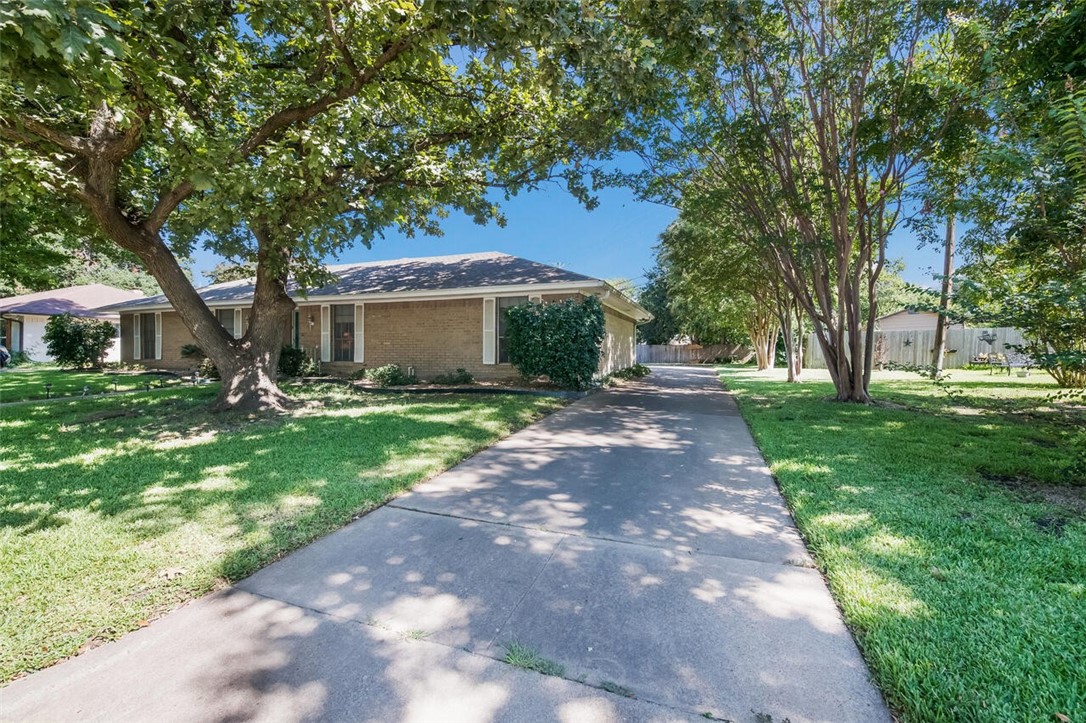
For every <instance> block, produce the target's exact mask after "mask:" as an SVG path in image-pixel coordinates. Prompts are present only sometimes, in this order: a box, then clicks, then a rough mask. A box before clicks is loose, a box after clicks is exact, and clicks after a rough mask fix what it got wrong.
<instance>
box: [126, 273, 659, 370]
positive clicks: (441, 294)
mask: <svg viewBox="0 0 1086 723" xmlns="http://www.w3.org/2000/svg"><path fill="white" fill-rule="evenodd" d="M328 271H329V273H331V274H332V275H333V276H334V277H335V278H336V281H334V282H333V283H331V284H329V285H327V286H323V287H321V288H318V289H310V290H309V291H308V293H306V294H305V295H304V296H303V294H302V293H301V292H300V291H299V290H298V289H297V288H295V287H294V286H293V285H291V287H290V288H289V289H288V293H290V295H291V297H292V298H294V300H295V302H296V303H297V305H298V306H297V308H296V309H295V311H294V314H293V319H292V320H291V322H290V324H289V325H288V326H285V327H284V328H283V343H284V344H287V345H291V346H294V347H296V348H300V349H303V350H304V351H306V353H308V354H309V355H310V356H311V357H312V358H313V359H317V360H320V361H321V362H322V368H323V369H324V370H325V371H328V372H331V373H334V374H349V373H351V372H354V371H356V370H358V369H360V368H362V367H363V366H365V367H370V368H372V367H379V366H383V365H385V364H398V365H400V366H401V367H402V368H404V369H407V368H409V367H410V368H412V369H413V370H414V372H415V373H416V374H417V375H418V376H419V377H420V378H422V379H428V378H430V377H433V376H434V375H436V374H443V373H447V372H450V371H454V370H456V369H459V368H462V369H466V370H467V371H469V372H471V374H472V375H474V376H475V378H476V379H483V380H486V379H503V378H509V377H514V376H516V374H517V373H516V370H514V369H513V367H512V365H510V364H509V359H508V353H507V349H506V346H505V315H504V314H503V313H502V312H503V310H504V309H506V308H509V307H511V306H515V305H517V304H522V303H525V302H528V301H530V300H539V301H544V302H547V301H558V300H561V299H568V298H583V297H586V296H589V295H594V296H597V297H599V299H600V300H601V301H602V303H603V307H604V313H605V322H606V335H605V338H604V340H603V348H602V350H601V354H600V366H599V371H600V373H601V374H609V373H610V372H612V371H615V370H617V369H623V368H625V367H629V366H632V365H633V364H634V337H635V334H634V329H635V327H636V325H637V324H639V323H642V322H645V321H648V320H649V319H651V318H652V315H651V314H649V312H647V311H646V310H645V309H643V308H641V307H640V306H638V305H637V304H635V303H634V302H632V301H630V300H629V299H627V298H626V297H625V296H623V295H622V294H621V293H619V292H618V291H617V290H616V289H614V288H613V287H611V286H610V285H609V284H608V283H606V282H605V281H601V280H600V279H594V278H591V277H589V276H584V275H582V274H576V273H573V272H572V271H566V270H565V269H560V268H557V267H554V266H547V265H546V264H541V263H537V262H535V261H529V260H527V259H522V258H518V257H516V256H509V255H507V254H501V253H493V252H491V253H480V254H465V255H459V256H435V257H432V258H415V259H397V260H394V261H375V262H369V263H361V264H344V265H338V266H330V267H328ZM199 293H200V296H201V298H203V299H204V301H205V302H206V303H207V305H208V306H209V307H210V308H211V309H212V311H214V312H215V314H216V316H217V317H218V319H219V321H220V322H221V323H222V325H223V326H224V327H225V328H226V330H227V331H228V332H229V333H231V334H232V335H234V336H241V335H243V334H244V332H245V329H247V327H248V323H249V315H250V307H251V305H252V302H253V281H252V280H251V279H250V280H241V281H228V282H225V283H221V284H213V285H211V286H205V287H204V288H202V289H200V290H199ZM104 310H108V311H112V312H119V313H120V317H121V359H122V360H123V361H126V362H128V361H132V362H140V363H143V364H145V365H147V366H152V367H158V368H164V369H175V370H181V369H189V368H192V367H193V366H194V362H193V361H192V360H190V359H186V358H184V357H182V356H181V347H183V346H184V345H186V344H195V343H197V342H196V341H195V340H194V339H193V338H192V336H191V334H190V333H189V331H188V329H187V328H186V327H185V325H184V323H183V322H182V321H181V318H180V316H179V315H178V314H177V313H176V312H175V311H173V310H172V307H171V306H170V303H169V301H167V299H166V297H164V296H155V297H149V298H146V299H140V300H138V301H131V302H125V303H120V304H113V305H112V306H110V307H108V309H104Z"/></svg>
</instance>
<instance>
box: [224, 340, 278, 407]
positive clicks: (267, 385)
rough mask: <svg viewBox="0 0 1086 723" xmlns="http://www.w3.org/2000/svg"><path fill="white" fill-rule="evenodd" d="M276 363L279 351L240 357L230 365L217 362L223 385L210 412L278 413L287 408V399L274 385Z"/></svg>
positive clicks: (244, 354) (243, 354)
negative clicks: (212, 410) (273, 411)
mask: <svg viewBox="0 0 1086 723" xmlns="http://www.w3.org/2000/svg"><path fill="white" fill-rule="evenodd" d="M277 343H279V342H278V341H277ZM273 357H274V360H273ZM213 361H214V360H213ZM278 363H279V353H278V347H276V353H275V354H274V355H269V354H258V355H253V354H248V353H242V354H238V355H237V356H236V357H235V358H234V359H233V361H232V362H231V363H228V364H222V362H216V363H215V367H216V368H217V369H218V370H219V375H220V376H221V377H222V383H221V386H220V387H219V395H218V397H216V398H215V404H214V407H213V409H215V410H216V411H220V412H223V411H242V412H258V411H268V410H281V409H284V408H286V407H287V406H289V405H290V397H288V396H287V395H286V394H284V393H283V392H282V390H280V389H279V385H278V384H276V381H275V380H276V366H277V365H278Z"/></svg>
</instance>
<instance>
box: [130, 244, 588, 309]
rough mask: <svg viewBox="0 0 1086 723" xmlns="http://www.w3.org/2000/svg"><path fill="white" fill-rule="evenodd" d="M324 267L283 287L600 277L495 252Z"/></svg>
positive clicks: (211, 292) (359, 290)
mask: <svg viewBox="0 0 1086 723" xmlns="http://www.w3.org/2000/svg"><path fill="white" fill-rule="evenodd" d="M328 271H329V273H331V274H332V275H334V276H335V277H336V281H334V282H332V283H330V284H327V285H325V286H322V287H320V288H316V289H308V290H307V291H304V292H303V290H301V289H299V288H298V287H297V286H296V285H295V284H294V283H293V282H292V283H291V284H289V286H288V289H287V291H288V293H289V294H290V295H291V296H292V297H294V298H303V297H326V296H359V295H365V294H386V293H398V292H412V291H446V290H452V289H474V288H501V287H503V286H527V285H532V284H553V283H584V284H599V283H602V282H600V281H599V280H598V279H594V278H592V277H591V276H585V275H584V274H578V273H574V272H572V271H567V270H565V269H562V268H559V267H557V266H549V265H547V264H541V263H539V262H537V261H530V260H528V259H523V258H520V257H518V256H510V255H509V254H502V253H496V252H487V253H477V254H459V255H455V256H431V257H425V258H406V259H394V260H391V261H370V262H365V263H359V264H337V265H334V266H329V267H328ZM253 291H254V285H253V280H252V279H244V280H239V281H226V282H223V283H221V284H212V285H210V286H205V287H202V288H201V289H199V293H200V297H201V298H203V300H204V301H205V302H207V303H209V304H226V303H230V302H236V301H247V300H251V299H252V297H253ZM168 303H169V301H168V300H167V299H166V297H165V296H162V295H159V296H152V297H149V298H146V299H140V300H139V301H137V302H135V303H121V304H113V305H112V308H114V309H125V310H127V309H134V310H138V309H139V308H142V307H154V306H162V305H164V304H168Z"/></svg>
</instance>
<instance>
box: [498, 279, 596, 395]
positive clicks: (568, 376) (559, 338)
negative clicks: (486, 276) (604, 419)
mask: <svg viewBox="0 0 1086 723" xmlns="http://www.w3.org/2000/svg"><path fill="white" fill-rule="evenodd" d="M505 314H506V317H505V319H506V326H505V342H506V344H507V345H508V348H509V361H510V362H511V363H512V364H513V366H515V367H516V368H517V370H518V371H519V372H520V373H521V374H522V375H523V376H525V377H528V378H533V377H541V376H547V377H550V380H551V381H552V382H554V383H555V384H557V385H559V386H561V387H566V388H569V389H587V388H588V386H589V385H590V384H591V383H592V378H593V377H594V376H595V374H596V370H597V369H598V368H599V364H600V344H601V343H602V342H603V333H604V325H603V305H602V304H601V303H600V300H599V299H597V298H596V297H594V296H589V297H588V298H586V299H584V300H583V301H577V300H575V299H566V300H565V301H557V302H551V303H541V302H529V303H527V304H521V305H520V306H514V307H512V308H509V309H506V310H505Z"/></svg>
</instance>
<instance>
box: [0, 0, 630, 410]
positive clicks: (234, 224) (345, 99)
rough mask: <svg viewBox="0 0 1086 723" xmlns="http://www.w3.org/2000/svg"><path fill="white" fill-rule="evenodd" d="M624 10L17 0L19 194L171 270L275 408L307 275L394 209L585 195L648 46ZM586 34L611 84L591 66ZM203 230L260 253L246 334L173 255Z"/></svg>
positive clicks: (180, 306) (4, 107) (344, 1)
mask: <svg viewBox="0 0 1086 723" xmlns="http://www.w3.org/2000/svg"><path fill="white" fill-rule="evenodd" d="M619 30H621V28H618V29H617V30H616V25H615V23H613V22H610V21H608V20H607V18H605V17H602V16H600V17H594V16H593V15H592V14H591V13H585V12H582V9H581V6H580V5H579V4H576V3H565V2H550V1H546V2H544V1H541V2H533V3H524V4H509V3H504V2H484V1H480V2H472V3H444V2H427V3H416V2H411V1H410V0H402V1H399V2H381V3H365V2H353V1H352V0H339V1H336V2H333V1H331V0H326V1H324V2H305V3H286V2H279V1H270V2H259V1H257V2H247V3H241V2H230V1H229V0H201V1H198V2H163V3H146V2H136V1H131V2H125V1H123V0H122V1H119V2H110V3H104V2H102V3H92V2H86V3H79V4H74V5H73V4H70V3H65V2H60V1H51V0H36V1H35V2H29V1H26V2H14V3H5V5H4V7H3V8H0V44H2V46H3V47H4V53H3V54H2V60H0V75H2V77H0V137H2V138H3V140H4V141H5V146H6V151H5V166H6V168H5V171H6V173H7V174H8V179H9V180H11V181H12V182H10V183H6V184H5V185H4V189H5V198H4V199H3V200H5V201H9V202H18V201H19V200H20V198H19V197H17V196H13V195H12V189H21V190H19V191H18V192H17V193H19V194H23V195H27V194H34V195H36V196H37V197H38V198H39V199H44V200H45V201H46V202H50V201H51V200H55V201H56V204H57V206H58V207H60V206H61V203H63V202H68V201H71V200H74V201H75V202H76V203H77V204H78V206H79V207H80V208H81V209H82V210H83V215H84V217H85V220H86V228H87V229H88V230H89V231H90V232H92V233H95V234H97V235H98V236H100V237H101V238H103V239H105V240H107V241H108V242H111V243H113V244H116V245H117V246H119V247H120V248H122V249H125V250H127V251H128V252H131V253H132V254H134V255H135V256H136V257H138V258H139V260H140V261H141V262H142V264H143V265H144V266H145V267H146V269H147V270H148V271H149V272H150V273H151V274H152V275H153V276H154V278H155V279H156V280H157V281H158V283H159V284H160V285H161V287H162V289H163V291H164V293H165V294H166V296H167V297H168V298H169V300H170V302H171V304H172V305H173V307H174V308H175V309H176V310H177V311H178V313H179V314H180V316H181V319H182V320H183V321H184V323H185V325H186V327H187V328H188V329H189V331H190V332H191V333H192V334H193V336H194V337H195V338H196V339H197V340H198V342H199V344H200V346H201V347H202V348H203V350H204V352H205V353H206V354H207V356H208V357H210V359H211V360H212V361H213V362H214V364H215V365H216V367H218V369H219V371H220V373H221V374H222V378H223V384H222V389H221V392H220V395H219V399H218V402H217V404H218V406H219V407H220V408H266V407H278V406H281V405H282V404H283V403H284V402H285V398H284V396H283V395H282V393H281V392H280V391H279V389H278V387H277V386H276V384H275V368H276V363H277V358H278V353H279V349H280V339H281V329H282V328H283V326H284V325H285V324H286V323H287V320H288V319H289V314H290V312H291V309H292V308H293V301H292V300H291V299H290V297H289V296H288V295H287V284H288V281H289V280H290V279H295V280H296V281H297V282H299V283H300V284H301V285H302V287H303V288H304V287H306V286H312V285H313V284H316V283H319V282H320V281H321V280H323V270H322V266H321V260H322V259H323V258H325V257H326V256H328V255H330V254H335V253H336V252H337V251H339V250H341V249H343V248H344V247H345V246H347V245H349V244H356V243H367V244H368V243H369V241H370V240H371V239H372V238H374V237H375V236H377V235H379V234H380V233H381V232H382V230H384V229H386V228H388V227H390V226H391V227H396V228H398V229H399V230H401V231H404V232H406V233H408V234H410V233H414V232H418V231H424V232H436V231H437V221H438V220H439V219H440V218H441V217H442V216H443V215H445V214H447V213H448V212H449V211H450V210H454V209H460V210H463V211H466V212H467V213H469V214H471V215H472V216H473V217H475V218H476V219H477V220H479V221H480V222H483V221H486V220H490V219H498V220H500V213H499V211H498V210H497V209H496V208H495V206H494V203H493V200H492V195H491V191H492V189H494V188H495V187H497V188H502V189H504V190H505V192H506V193H507V194H512V193H516V192H518V191H520V190H522V189H526V188H531V187H532V186H534V185H536V184H538V183H541V182H542V181H544V180H548V179H555V178H556V177H560V178H562V179H564V182H565V183H566V185H567V186H568V187H569V189H570V190H571V191H572V192H573V193H575V194H576V195H578V196H579V197H580V198H582V199H584V200H586V201H589V195H588V189H587V188H586V187H585V185H584V184H583V182H582V178H583V174H584V172H585V170H586V169H585V167H584V166H583V165H582V162H583V160H584V159H585V158H586V157H588V156H591V155H592V154H594V153H597V152H600V151H602V149H603V148H604V146H605V143H606V140H607V139H608V138H609V134H610V131H611V130H612V128H613V125H614V124H615V123H617V122H618V121H619V120H620V119H621V110H620V109H621V108H622V107H623V104H624V103H625V101H626V100H627V99H628V97H629V94H628V93H626V92H625V91H624V90H623V82H624V81H623V80H622V78H624V77H627V76H628V77H630V78H631V80H630V82H631V84H632V83H633V82H634V81H633V77H634V76H635V75H636V73H635V72H634V71H635V70H636V67H637V63H638V52H640V51H641V50H642V49H640V48H623V47H621V41H619V42H617V43H616V38H617V36H616V35H615V33H616V32H618V31H619ZM590 54H591V55H593V57H594V60H595V62H594V63H593V64H592V67H593V68H594V71H593V72H594V73H596V74H597V75H601V74H607V75H609V77H612V78H614V79H615V83H614V85H613V87H612V90H611V92H610V93H592V92H590V86H593V85H594V84H593V83H592V82H590V81H591V79H588V80H586V79H585V78H583V77H581V76H579V75H578V74H577V72H576V69H577V67H578V66H579V65H580V62H581V60H582V59H583V58H584V57H587V56H588V55H590ZM605 56H606V57H607V58H608V59H607V60H605V61H603V62H600V58H601V57H605ZM624 70H628V71H630V72H629V73H627V74H624V73H623V71H624ZM595 87H599V86H598V85H595ZM6 241H7V242H9V243H17V242H18V240H17V239H7V240H6ZM196 244H203V245H204V246H206V247H208V248H211V249H212V250H214V251H215V252H217V253H219V254H221V255H223V256H225V257H229V258H235V259H239V260H241V261H248V262H251V263H255V270H256V281H255V283H256V286H255V300H254V304H253V309H252V314H251V317H250V319H251V320H250V324H249V327H248V329H247V330H245V333H244V334H243V335H242V336H241V337H240V338H236V339H235V338H233V337H231V335H230V334H228V333H227V332H226V330H225V329H224V328H223V327H222V326H221V325H220V324H219V322H218V321H217V320H216V318H215V315H214V314H213V313H212V312H211V311H210V310H209V308H208V307H207V305H206V304H205V303H204V302H203V301H202V300H201V298H200V296H199V295H198V294H197V292H196V290H195V289H194V288H193V285H192V284H191V283H190V280H189V278H188V277H187V276H186V274H185V273H184V271H183V269H182V267H181V265H180V264H179V263H178V258H179V257H184V256H187V255H188V253H189V252H190V251H191V249H192V248H193V246H194V245H196Z"/></svg>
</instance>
